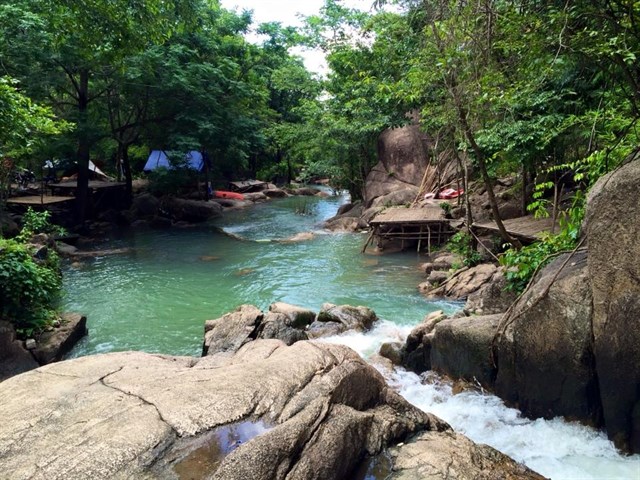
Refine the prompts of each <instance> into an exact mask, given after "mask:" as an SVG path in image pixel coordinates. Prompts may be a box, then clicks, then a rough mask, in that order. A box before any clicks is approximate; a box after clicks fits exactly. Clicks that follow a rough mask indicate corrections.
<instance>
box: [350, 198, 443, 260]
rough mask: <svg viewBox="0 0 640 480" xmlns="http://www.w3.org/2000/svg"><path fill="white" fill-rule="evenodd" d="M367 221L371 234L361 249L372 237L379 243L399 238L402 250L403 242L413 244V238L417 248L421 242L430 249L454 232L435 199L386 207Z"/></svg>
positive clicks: (379, 244) (419, 247)
mask: <svg viewBox="0 0 640 480" xmlns="http://www.w3.org/2000/svg"><path fill="white" fill-rule="evenodd" d="M369 225H370V226H371V235H370V236H369V240H367V243H366V244H365V246H364V248H363V250H362V251H363V252H364V251H365V250H366V248H367V245H369V243H370V242H371V241H373V239H374V238H375V239H377V243H378V246H379V247H380V246H382V245H383V243H384V242H385V241H394V240H396V241H400V248H401V249H403V250H404V248H405V246H406V243H407V242H410V244H412V245H415V243H414V242H416V241H417V249H418V251H420V249H421V247H422V245H423V244H424V245H426V246H427V250H428V252H429V253H431V247H432V245H441V244H442V243H444V242H446V241H447V240H448V239H449V238H450V237H451V235H453V234H454V233H455V230H454V229H453V228H452V226H451V223H450V221H449V220H448V219H446V218H445V211H444V210H443V209H442V207H440V205H439V203H433V204H430V205H428V206H426V207H421V208H404V207H392V208H387V209H386V210H383V211H382V212H380V213H379V214H377V215H376V216H375V217H374V218H373V219H371V220H370V221H369Z"/></svg>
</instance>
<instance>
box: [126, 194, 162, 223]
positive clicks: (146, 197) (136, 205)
mask: <svg viewBox="0 0 640 480" xmlns="http://www.w3.org/2000/svg"><path fill="white" fill-rule="evenodd" d="M159 208H160V200H158V198H156V197H155V196H154V195H151V194H150V193H143V194H142V195H137V196H136V197H134V198H133V201H132V204H131V209H130V212H131V214H132V216H133V218H146V217H153V216H154V215H155V214H156V213H157V212H158V209H159Z"/></svg>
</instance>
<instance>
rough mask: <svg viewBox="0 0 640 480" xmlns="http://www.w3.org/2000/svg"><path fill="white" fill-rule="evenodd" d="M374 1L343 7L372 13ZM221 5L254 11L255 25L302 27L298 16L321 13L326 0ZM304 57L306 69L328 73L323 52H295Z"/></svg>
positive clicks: (236, 0) (352, 1)
mask: <svg viewBox="0 0 640 480" xmlns="http://www.w3.org/2000/svg"><path fill="white" fill-rule="evenodd" d="M373 1H374V0H345V1H344V2H343V5H345V6H346V7H350V8H358V9H360V10H364V11H370V10H371V6H372V5H373ZM220 4H221V5H222V7H223V8H225V9H227V10H234V9H237V10H238V12H241V11H242V10H253V21H254V24H255V25H258V24H260V23H264V22H281V23H282V24H283V25H285V26H287V25H292V26H300V25H302V22H301V21H300V19H299V18H298V14H302V15H305V16H308V15H315V14H317V13H318V12H319V11H320V8H321V7H322V5H323V4H324V0H221V1H220ZM292 53H294V54H298V55H300V56H302V57H303V59H304V62H305V65H306V67H307V68H308V69H309V70H311V71H313V72H318V73H325V72H326V69H327V67H326V63H325V62H324V58H323V56H322V53H321V52H318V51H304V52H303V51H294V52H292Z"/></svg>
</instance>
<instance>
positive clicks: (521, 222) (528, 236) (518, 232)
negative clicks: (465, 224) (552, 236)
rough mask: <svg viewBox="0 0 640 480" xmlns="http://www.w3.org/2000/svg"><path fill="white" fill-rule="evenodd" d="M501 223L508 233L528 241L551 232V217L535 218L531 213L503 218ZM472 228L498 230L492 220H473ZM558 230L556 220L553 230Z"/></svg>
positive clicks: (538, 238)
mask: <svg viewBox="0 0 640 480" xmlns="http://www.w3.org/2000/svg"><path fill="white" fill-rule="evenodd" d="M502 223H504V228H505V229H506V230H507V232H508V233H509V235H511V236H513V237H517V238H519V239H521V240H525V241H529V242H534V241H536V240H540V239H541V238H542V236H543V234H544V233H549V232H551V226H552V224H553V222H552V220H551V218H535V217H534V216H533V215H527V216H526V217H519V218H512V219H510V220H503V221H502ZM473 228H474V229H476V230H477V229H484V230H490V231H492V232H498V226H497V225H496V223H495V222H492V221H491V222H474V223H473ZM559 231H560V226H559V225H558V223H557V222H556V228H555V232H556V233H558V232H559Z"/></svg>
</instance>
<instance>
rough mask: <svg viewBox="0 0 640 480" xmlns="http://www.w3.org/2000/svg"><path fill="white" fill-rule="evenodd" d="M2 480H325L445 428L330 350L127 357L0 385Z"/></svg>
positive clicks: (44, 371)
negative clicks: (413, 436)
mask: <svg viewBox="0 0 640 480" xmlns="http://www.w3.org/2000/svg"><path fill="white" fill-rule="evenodd" d="M0 398H2V399H3V401H2V402H1V403H0V417H1V418H2V422H0V471H2V472H3V478H6V479H9V480H11V479H24V478H64V479H68V480H74V479H85V478H92V479H107V478H178V477H179V478H194V475H196V476H198V477H199V478H214V479H225V480H236V479H237V480H245V479H248V478H250V479H255V480H270V479H291V480H293V479H308V478H314V479H318V480H333V479H335V480H338V479H342V478H349V475H350V473H351V472H352V471H353V470H354V469H355V468H356V467H357V466H358V464H359V463H360V461H361V460H362V459H363V458H364V457H365V456H370V455H376V454H379V453H380V452H381V451H382V450H383V449H385V448H386V447H388V446H391V445H393V444H395V443H397V442H398V441H402V440H404V439H405V438H406V437H408V436H410V435H411V434H413V433H416V432H418V431H421V430H427V431H435V432H443V433H446V432H448V431H449V427H448V426H447V425H446V424H445V423H444V422H442V421H441V420H438V419H437V418H436V417H433V416H431V415H429V414H427V413H424V412H422V411H421V410H419V409H417V408H416V407H413V406H412V405H410V404H409V403H408V402H407V401H405V400H404V399H403V398H402V397H400V396H399V395H398V394H397V393H395V392H394V391H393V390H391V389H390V388H389V387H388V386H387V385H386V383H385V382H384V380H383V378H382V376H381V375H380V374H379V373H378V372H377V371H376V370H375V369H374V368H372V367H370V366H369V365H367V364H366V362H365V361H364V360H362V359H361V358H360V357H359V356H358V355H357V354H356V353H355V352H353V351H352V350H350V349H348V348H347V347H344V346H339V345H330V344H314V343H310V342H298V343H296V344H295V345H293V346H291V347H287V346H285V345H284V344H283V343H282V342H280V341H277V340H260V341H255V342H251V343H249V344H247V345H245V346H243V347H242V348H241V349H240V350H238V351H237V352H236V353H235V354H234V355H232V356H222V357H220V356H211V357H205V358H203V359H200V360H198V359H195V358H187V357H167V356H163V355H157V354H156V355H154V354H146V353H137V352H128V353H112V354H105V355H94V356H88V357H82V358H77V359H74V360H69V361H65V362H60V363H54V364H51V365H48V366H46V367H41V368H39V369H38V370H35V371H32V372H28V373H25V374H22V375H19V376H16V377H13V378H11V379H9V380H6V381H5V382H2V383H1V384H0Z"/></svg>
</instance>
